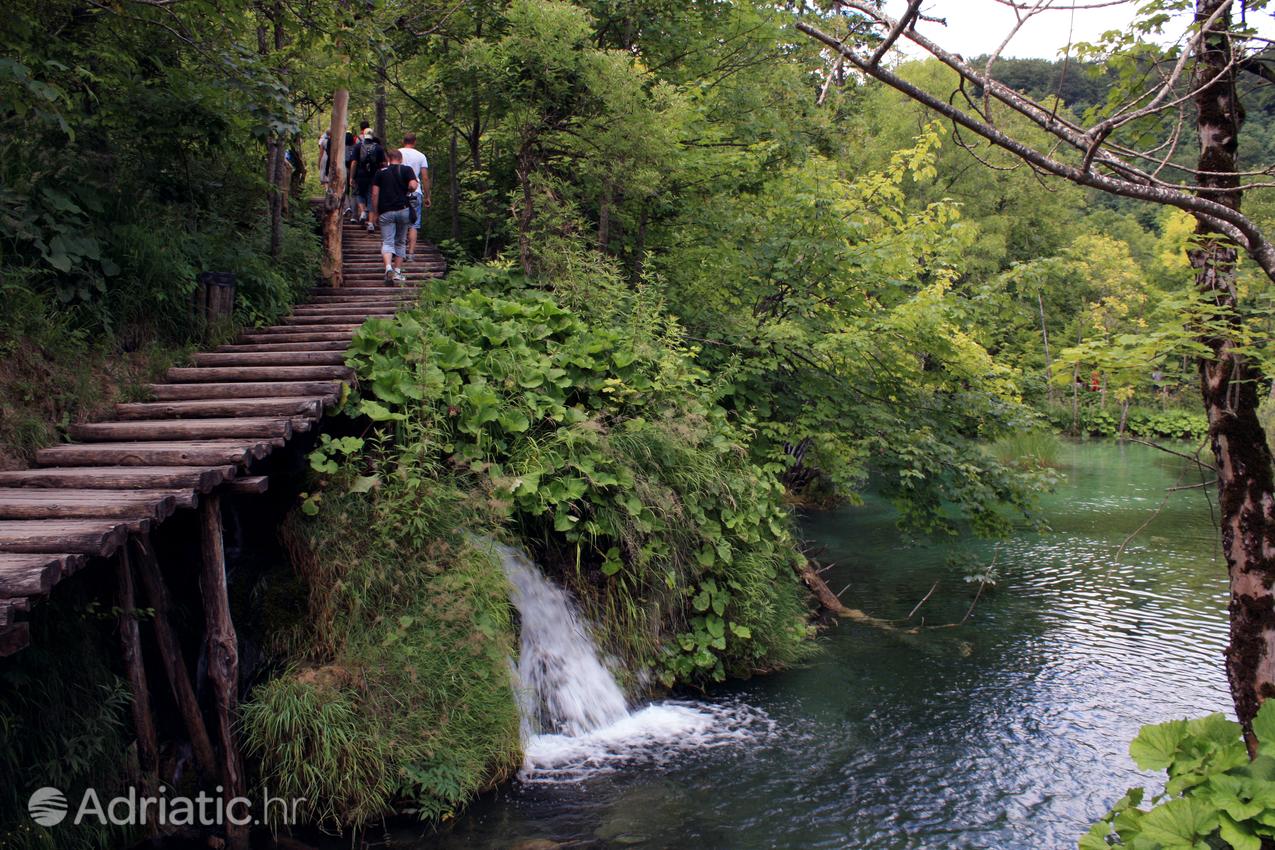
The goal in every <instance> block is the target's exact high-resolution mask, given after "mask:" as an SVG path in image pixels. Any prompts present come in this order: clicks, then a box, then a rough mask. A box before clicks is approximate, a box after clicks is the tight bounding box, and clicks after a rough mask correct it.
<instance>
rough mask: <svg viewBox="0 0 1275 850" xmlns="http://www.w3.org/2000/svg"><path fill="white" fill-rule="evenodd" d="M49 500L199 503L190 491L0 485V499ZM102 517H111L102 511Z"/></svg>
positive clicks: (176, 505) (177, 505) (113, 503)
mask: <svg viewBox="0 0 1275 850" xmlns="http://www.w3.org/2000/svg"><path fill="white" fill-rule="evenodd" d="M50 499H65V500H67V501H68V502H70V503H72V504H75V503H82V504H86V505H87V504H88V503H90V502H99V503H106V504H105V506H104V507H103V510H104V511H105V510H112V509H114V507H113V506H119V505H148V504H156V505H159V506H160V507H159V509H160V510H163V509H165V505H171V506H172V507H173V509H174V510H175V509H177V508H193V507H195V505H196V504H197V502H198V499H197V497H196V496H195V493H194V491H193V490H87V489H78V490H77V489H70V488H58V489H56V490H51V489H48V488H45V487H0V500H4V501H6V502H10V503H16V502H18V501H27V502H33V503H40V502H41V501H48V500H50ZM101 515H102V516H111V514H109V513H103V514H101Z"/></svg>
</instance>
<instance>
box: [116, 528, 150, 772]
mask: <svg viewBox="0 0 1275 850" xmlns="http://www.w3.org/2000/svg"><path fill="white" fill-rule="evenodd" d="M115 577H116V591H117V593H116V596H117V604H118V606H119V624H118V625H119V635H120V651H121V653H122V655H123V659H124V670H125V673H126V674H127V676H128V686H129V690H130V691H131V692H132V696H133V728H134V729H135V730H136V732H137V762H138V764H139V765H140V766H141V769H142V785H143V787H145V789H146V793H147V795H150V794H152V793H154V790H155V785H156V778H157V777H158V775H159V743H158V740H157V736H156V734H155V718H154V716H153V715H152V714H151V701H150V688H149V686H148V685H147V684H146V666H145V664H144V663H143V661H142V638H141V632H140V630H139V629H138V627H137V605H136V603H135V601H134V596H133V567H132V565H131V564H130V563H129V558H128V547H127V546H121V547H120V551H119V556H118V557H117V558H116V560H115Z"/></svg>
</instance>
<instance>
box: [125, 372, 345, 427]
mask: <svg viewBox="0 0 1275 850" xmlns="http://www.w3.org/2000/svg"><path fill="white" fill-rule="evenodd" d="M146 388H147V390H149V391H150V395H151V398H153V399H154V400H155V401H200V400H204V401H208V400H212V399H225V398H293V397H296V396H313V397H321V398H325V399H327V398H332V399H336V398H338V397H339V396H340V395H341V382H340V381H259V382H252V381H241V382H239V381H237V382H232V383H208V384H147V385H146ZM293 424H294V425H295V424H296V423H293Z"/></svg>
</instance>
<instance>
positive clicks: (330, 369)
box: [168, 366, 354, 383]
mask: <svg viewBox="0 0 1275 850" xmlns="http://www.w3.org/2000/svg"><path fill="white" fill-rule="evenodd" d="M168 378H169V379H170V380H173V381H182V382H187V383H203V382H205V381H207V382H210V383H220V382H228V381H270V380H279V381H349V380H353V379H354V370H353V369H350V368H349V367H347V366H178V367H175V368H172V369H169V370H168Z"/></svg>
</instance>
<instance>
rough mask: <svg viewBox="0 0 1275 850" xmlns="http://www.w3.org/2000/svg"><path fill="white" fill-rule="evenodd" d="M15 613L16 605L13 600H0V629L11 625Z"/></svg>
mask: <svg viewBox="0 0 1275 850" xmlns="http://www.w3.org/2000/svg"><path fill="white" fill-rule="evenodd" d="M23 598H25V597H23ZM16 613H17V604H16V603H15V601H14V600H12V599H0V628H5V627H6V626H10V625H13V618H14V615H15V614H16Z"/></svg>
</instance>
